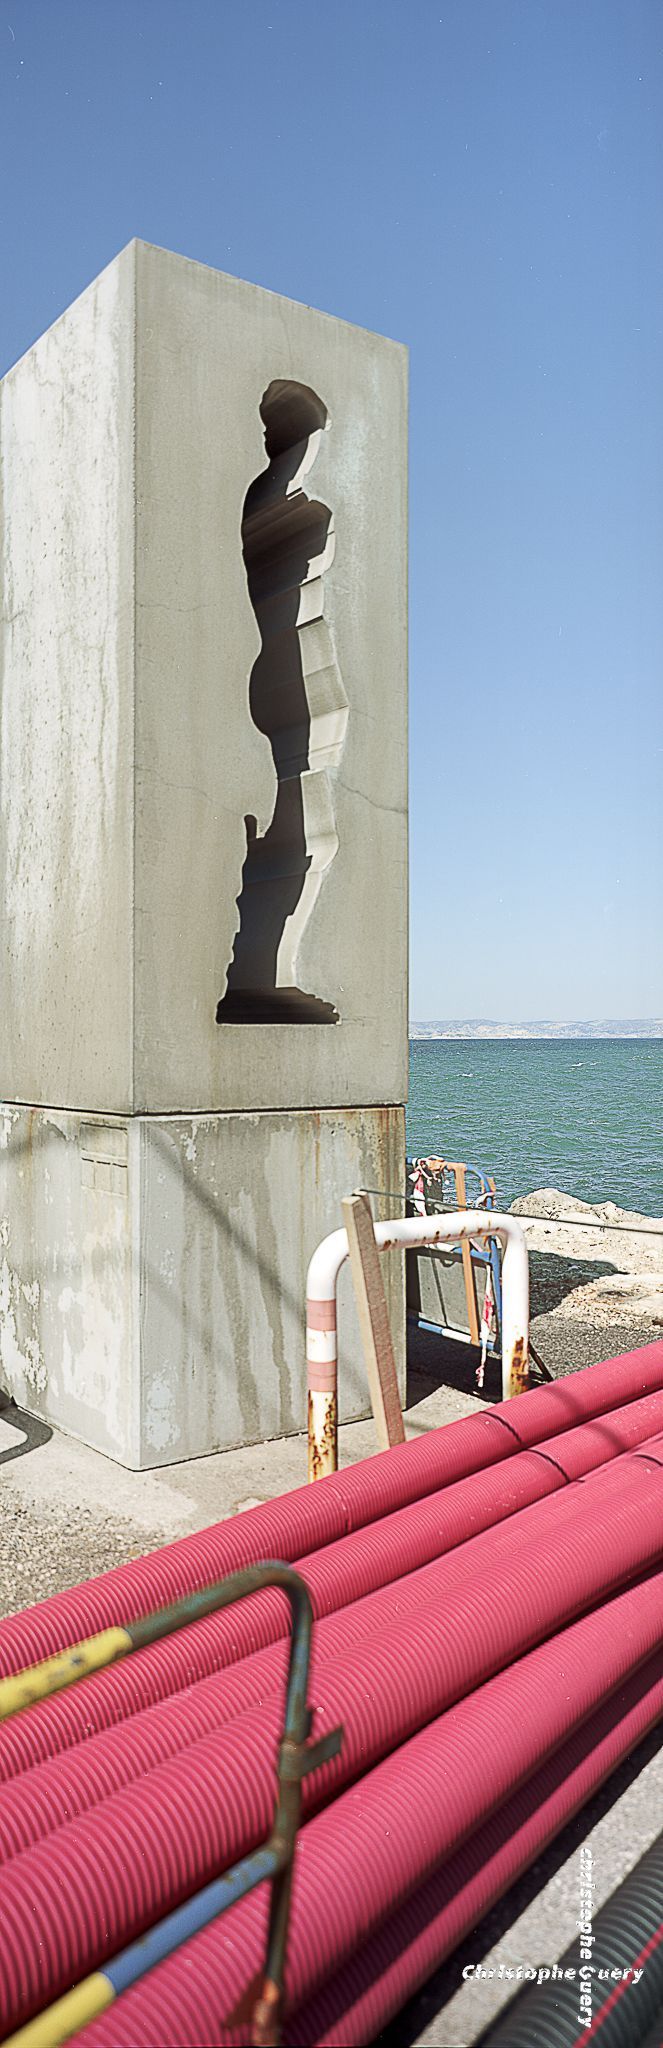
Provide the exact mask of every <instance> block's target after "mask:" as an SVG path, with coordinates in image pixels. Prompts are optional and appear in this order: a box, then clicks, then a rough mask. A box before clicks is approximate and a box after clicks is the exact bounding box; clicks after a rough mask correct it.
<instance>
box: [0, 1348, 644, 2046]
mask: <svg viewBox="0 0 663 2048" xmlns="http://www.w3.org/2000/svg"><path fill="white" fill-rule="evenodd" d="M269 1556H272V1557H280V1558H281V1559H283V1560H284V1561H286V1562H290V1563H295V1564H296V1565H297V1568H298V1570H299V1571H300V1572H301V1574H302V1577H303V1578H304V1580H305V1582H306V1584H307V1586H308V1588H309V1592H310V1596H311V1600H312V1604H313V1610H314V1615H315V1617H316V1625H315V1631H314V1652H313V1662H312V1669H311V1686H310V1698H311V1700H312V1703H313V1704H314V1707H315V1715H314V1723H313V1733H314V1736H322V1735H324V1733H325V1732H326V1730H328V1729H331V1728H333V1727H335V1726H336V1725H337V1724H338V1723H339V1722H341V1723H342V1724H343V1729H344V1736H343V1745H342V1750H341V1753H340V1755H338V1756H336V1757H335V1758H334V1759H333V1760H332V1761H331V1762H329V1763H327V1764H325V1765H324V1766H323V1767H322V1768H320V1769H318V1770H316V1771H315V1772H313V1773H312V1774H311V1775H310V1776H309V1777H308V1778H307V1779H306V1780H305V1783H304V1788H303V1809H302V1811H303V1818H304V1825H303V1826H302V1828H301V1832H300V1836H299V1841H298V1847H297V1854H296V1863H295V1878H294V1887H293V1902H292V1915H291V1923H290V1934H289V1942H288V1955H287V1965H286V2011H285V2020H284V2028H283V2039H284V2041H285V2042H292V2043H302V2044H303V2043H311V2042H319V2043H322V2042H324V2043H327V2042H329V2043H331V2042H339V2043H340V2042H347V2043H357V2042H362V2041H366V2042H368V2041H370V2040H372V2039H373V2038H374V2036H375V2034H376V2033H377V2032H378V2031H379V2029H380V2028H381V2027H382V2026H383V2025H384V2024H385V2022H386V2021H387V2019H388V2018H389V2017H390V2016H391V2015H392V2014H393V2013H394V2012H395V2011H397V2010H398V2009H399V2008H400V2006H401V2005H402V2004H403V2002H404V2001H405V1999H406V1998H407V1997H408V1996H409V1995H410V1994H411V1993H412V1992H413V1991H415V1990H416V1989H417V1988H418V1986H419V1985H420V1984H421V1983H422V1982H423V1981H424V1980H425V1978H426V1977H427V1976H428V1975H429V1974H430V1971H431V1970H432V1969H433V1968H434V1967H435V1966H436V1964H437V1963H438V1962H439V1961H440V1960H441V1958H442V1957H443V1956H444V1955H445V1954H447V1953H448V1952H449V1951H450V1950H451V1949H453V1948H454V1947H455V1946H456V1945H457V1943H458V1942H459V1941H460V1940H461V1939H462V1937H463V1935H464V1934H465V1933H466V1932H467V1931H468V1930H469V1929H470V1928H473V1927H475V1926H476V1924H477V1922H478V1920H479V1919H480V1918H481V1916H482V1914H483V1913H484V1912H485V1911H486V1909H487V1908H488V1907H489V1905H490V1904H491V1903H492V1902H493V1901H494V1900H495V1899H496V1898H497V1897H498V1896H499V1895H500V1894H501V1893H502V1892H504V1891H506V1890H507V1888H508V1887H509V1885H510V1884H511V1883H512V1882H513V1880H514V1879H515V1877H516V1876H517V1875H518V1874H519V1873H520V1872H521V1871H522V1870H523V1869H524V1868H525V1867H526V1865H527V1864H529V1863H530V1862H531V1861H532V1860H533V1859H534V1857H535V1856H537V1855H538V1854H539V1853H540V1851H541V1849H542V1847H543V1846H544V1845H545V1844H546V1842H548V1841H549V1840H550V1839H551V1837H552V1836H553V1835H554V1834H555V1833H556V1832H557V1830H558V1829H559V1828H560V1827H561V1826H562V1825H563V1824H564V1823H565V1821H566V1820H567V1819H568V1818H569V1817H570V1816H571V1815H572V1814H573V1813H574V1812H575V1811H576V1809H577V1808H578V1807H579V1806H580V1805H582V1804H583V1802H584V1801H585V1800H586V1799H587V1798H588V1796H589V1795H590V1794H591V1793H592V1792H593V1791H594V1790H595V1788H596V1787H597V1786H598V1785H599V1784H600V1783H601V1782H602V1781H603V1779H604V1778H605V1777H606V1776H607V1775H608V1774H609V1773H610V1771H611V1770H612V1769H613V1768H614V1766H615V1765H616V1764H617V1763H618V1762H619V1760H620V1758H621V1757H623V1756H624V1755H625V1754H626V1753H627V1752H629V1751H631V1750H632V1749H633V1748H634V1747H635V1745H636V1744H637V1742H638V1741H639V1740H640V1738H641V1737H642V1736H643V1735H644V1734H645V1733H646V1732H647V1731H648V1730H649V1729H650V1728H651V1727H652V1726H653V1724H654V1723H655V1722H656V1721H657V1719H658V1718H659V1717H660V1716H661V1715H663V1344H661V1343H659V1344H655V1345H651V1346H649V1347H647V1348H646V1349H644V1350H642V1351H637V1352H633V1353H631V1354H629V1355H627V1356H625V1357H622V1358H618V1359H613V1360H611V1361H610V1362H608V1363H606V1364H604V1365H600V1366H594V1367H591V1368H590V1369H589V1370H587V1371H585V1372H580V1373H577V1374H574V1375H572V1376H570V1377H569V1378H567V1379H565V1380H563V1381H558V1382H557V1383H556V1384H554V1385H551V1386H547V1387H544V1388H540V1389H537V1390H536V1391H533V1392H531V1393H528V1394H524V1395H523V1396H521V1397H520V1399H519V1400H518V1401H517V1402H514V1401H510V1402H508V1403H506V1404H504V1405H502V1406H500V1407H496V1408H492V1409H488V1410H486V1411H484V1412H482V1413H481V1414H478V1415H474V1416H472V1417H468V1418H467V1419H466V1420H464V1421H462V1422H459V1423H454V1424H452V1425H450V1426H447V1427H446V1428H445V1429H443V1430H438V1431H435V1432H432V1433H431V1434H430V1435H428V1436H424V1437H421V1438H418V1439H416V1440H415V1441H413V1442H410V1443H407V1444H405V1445H402V1446H398V1447H397V1448H396V1449H394V1450H391V1451H388V1452H385V1453H383V1454H382V1455H381V1456H378V1457H375V1458H372V1459H369V1460H367V1461H365V1462H364V1463H363V1464H361V1465H357V1466H354V1467H352V1468H350V1469H349V1470H345V1471H342V1472H339V1473H337V1474H335V1475H334V1476H333V1477H331V1478H329V1479H326V1480H324V1481H322V1482H321V1483H320V1484H319V1485H317V1486H314V1487H307V1488H302V1489H301V1490H300V1491H298V1492H296V1493H292V1494H289V1495H287V1496H285V1497H283V1498H282V1499H280V1500H276V1501H274V1502H272V1503H270V1504H268V1505H266V1506H264V1507H260V1508H255V1509H252V1510H249V1511H248V1512H247V1513H245V1514H243V1515H241V1516H238V1517H237V1518H235V1520H233V1521H231V1522H229V1523H222V1524H219V1525H218V1526H217V1527H216V1528H213V1529H209V1530H206V1531H205V1532H204V1533H202V1534H197V1535H194V1536H192V1537H189V1538H187V1539H184V1540H183V1541H182V1542H180V1543H177V1544H174V1545H171V1546H170V1547H169V1548H168V1549H165V1550H161V1551H158V1552H156V1553H155V1554H153V1555H152V1556H149V1557H145V1558H141V1559H138V1560H133V1561H132V1562H131V1563H129V1564H127V1565H126V1566H122V1567H121V1568H120V1569H118V1570H116V1571H113V1572H110V1573H108V1574H106V1575H105V1576H104V1577H103V1578H100V1579H97V1580H93V1581H91V1582H89V1583H88V1584H87V1585H83V1586H80V1587H77V1588H75V1589H74V1590H73V1591H71V1592H68V1593H64V1594H60V1595H58V1596H56V1597H55V1598H53V1599H50V1600H47V1601H45V1602H44V1603H43V1604H42V1605H40V1606H38V1607H34V1608H31V1609H28V1610H27V1611H26V1612H24V1613H22V1614H19V1615H16V1616H13V1617H11V1618H10V1619H9V1620H7V1621H4V1622H2V1623H0V1676H2V1677H4V1676H7V1675H9V1674H11V1673H16V1672H18V1671H20V1670H22V1669H23V1668H24V1667H26V1666H29V1665H33V1664H35V1663H37V1662H38V1661H39V1660H40V1659H42V1658H44V1657H48V1656H50V1655H52V1654H55V1653H56V1652H58V1651H60V1650H62V1649H63V1648H65V1647H67V1646H69V1645H71V1644H73V1643H75V1642H77V1641H78V1640H80V1639H81V1638H83V1637H86V1636H88V1635H89V1634H91V1633H92V1632H93V1631H98V1630H104V1629H108V1628H122V1627H123V1625H126V1624H127V1623H128V1622H130V1621H131V1620H133V1619H136V1618H137V1617H139V1616H141V1615H145V1614H147V1613H149V1612H150V1611H151V1610H152V1609H154V1608H156V1607H160V1606H163V1605H165V1604H166V1603H167V1602H171V1601H173V1600H175V1599H179V1598H181V1597H182V1596H184V1595H186V1594H188V1593H190V1592H192V1591H193V1590H195V1589H198V1588H200V1587H201V1586H204V1585H208V1584H210V1582H211V1581H213V1580H216V1579H218V1578H219V1577H220V1576H221V1575H222V1574H224V1573H230V1572H232V1571H235V1570H237V1569H239V1568H241V1567H242V1566H244V1565H247V1564H250V1563H254V1562H257V1561H258V1560H260V1559H262V1558H265V1557H269ZM288 1630H289V1610H288V1607H287V1603H286V1601H285V1599H284V1597H283V1595H282V1594H281V1593H278V1592H276V1591H271V1592H263V1593H260V1594H257V1595H254V1596H253V1597H252V1598H251V1599H250V1600H249V1601H247V1602H245V1603H243V1605H242V1606H241V1607H237V1608H233V1609H231V1610H229V1611H227V1612H225V1613H222V1614H218V1615H214V1616H208V1617H207V1618H206V1619H204V1620H201V1621H198V1622H196V1623H195V1624H194V1625H193V1626H192V1627H191V1628H188V1629H186V1630H184V1631H183V1632H182V1633H181V1634H179V1635H177V1636H174V1637H170V1638H166V1639H165V1640H163V1641H161V1642H159V1643H155V1644H153V1645H152V1646H151V1647H149V1648H146V1649H143V1650H140V1651H137V1652H136V1653H135V1654H134V1655H133V1656H131V1657H128V1658H127V1660H126V1662H124V1663H119V1664H117V1665H111V1666H110V1667H109V1668H108V1669H106V1670H99V1671H96V1672H94V1673H93V1674H92V1675H90V1676H88V1677H86V1678H85V1679H84V1680H83V1682H82V1683H81V1684H80V1685H78V1686H74V1687H73V1688H71V1689H70V1690H69V1691H65V1692H62V1693H60V1694H57V1695H55V1696H54V1697H52V1698H50V1699H45V1700H43V1701H41V1702H40V1703H38V1704H36V1705H33V1706H31V1707H30V1708H29V1709H28V1710H27V1711H26V1712H23V1713H19V1714H18V1715H16V1717H15V1718H13V1719H9V1720H7V1721H5V1722H4V1723H3V1725H2V1726H0V1781H1V1782H0V1857H1V1859H2V1862H1V1867H0V1926H1V1927H2V1942H1V1943H0V2027H1V2029H2V2031H3V2033H5V2034H6V2033H8V2032H11V2031H13V2029H15V2028H17V2027H19V2026H21V2025H23V2024H24V2023H25V2022H26V2021H27V2020H29V2019H30V2017H31V2015H33V2014H35V2013H37V2012H39V2011H41V2010H43V2008H44V2007H46V2006H48V2005H49V2004H50V2003H51V2002H52V2001H53V2000H54V1999H56V1998H57V1997H58V1996H59V1995H60V1994H61V1993H63V1992H64V1991H66V1990H67V1989H68V1988H69V1987H70V1986H71V1985H72V1984H74V1983H76V1982H79V1981H80V1980H81V1979H82V1978H84V1977H85V1976H86V1974H87V1973H91V1972H94V1971H103V1969H104V1964H105V1963H106V1962H108V1961H109V1959H110V1958H112V1957H113V1956H116V1955H117V1954H118V1952H120V1951H121V1950H122V1949H123V1948H124V1947H125V1946H126V1945H127V1944H128V1943H129V1942H130V1941H131V1940H132V1939H134V1938H135V1937H137V1936H139V1935H140V1934H141V1933H142V1932H143V1931H144V1930H145V1929H146V1928H147V1927H149V1926H151V1925H152V1924H154V1923H155V1922H156V1921H158V1920H159V1919H161V1918H162V1917H163V1916H164V1915H166V1914H167V1913H169V1912H171V1911H172V1909H173V1908H174V1907H175V1906H177V1905H178V1903H179V1902H181V1901H182V1900H184V1899H186V1898H189V1897H191V1895H192V1894H195V1893H196V1892H197V1891H198V1890H199V1889H200V1888H201V1887H202V1886H204V1885H206V1884H207V1883H208V1882H209V1881H210V1880H211V1879H212V1878H213V1877H215V1876H217V1875H218V1873H219V1872H220V1871H222V1870H224V1869H227V1868H228V1867H229V1865H230V1864H232V1863H234V1862H235V1861H236V1860H237V1859H238V1858H240V1857H243V1856H245V1855H248V1854H249V1853H250V1851H251V1850H252V1849H254V1848H255V1847H257V1845H258V1844H260V1842H261V1841H262V1840H263V1839H264V1838H265V1836H266V1835H267V1834H268V1832H269V1829H270V1827H271V1823H272V1818H273V1809H274V1796H275V1758H276V1746H277V1742H278V1737H279V1733H280V1729H281V1720H282V1697H281V1695H282V1687H283V1682H284V1676H285V1669H286V1659H287V1641H286V1637H287V1633H288ZM267 1911H268V1899H267V1895H266V1887H264V1886H263V1887H261V1889H260V1890H258V1891H255V1892H253V1893H252V1894H251V1895H250V1896H248V1897H247V1898H245V1899H242V1900H241V1901H240V1902H239V1903H238V1904H237V1905H235V1906H233V1907H232V1908H231V1910H230V1912H228V1913H227V1914H225V1915H224V1916H223V1917H222V1918H220V1919H218V1920H216V1921H213V1922H212V1923H211V1924H210V1925H209V1926H208V1927H207V1928H206V1929H205V1930H204V1931H203V1932H202V1933H198V1934H197V1935H196V1936H195V1937H194V1938H193V1939H192V1940H191V1941H188V1942H187V1943H186V1944H185V1945H184V1946H183V1947H181V1948H179V1949H178V1950H177V1952H176V1953H174V1954H173V1955H172V1956H171V1957H170V1958H169V1959H168V1960H167V1961H165V1962H162V1963H160V1964H159V1965H158V1966H157V1967H156V1968H155V1969H153V1970H151V1971H150V1973H149V1975H147V1976H145V1977H144V1978H143V1979H142V1980H141V1981H140V1982H139V1983H137V1984H136V1985H135V1986H134V1988H133V1989H131V1990H129V1991H127V1992H126V1993H125V1995H124V1996H122V1997H121V1998H119V1999H118V2000H117V2002H116V2003H115V2004H114V2005H110V2006H109V2007H108V2009H107V2010H106V2011H105V2012H104V2013H103V2014H102V2015H101V2017H100V2018H98V2019H95V2020H93V2021H92V2023H91V2024H89V2025H87V2026H86V2027H85V2028H84V2029H83V2031H82V2032H81V2033H80V2034H79V2035H78V2037H77V2038H78V2039H79V2040H80V2041H81V2042H85V2044H86V2048H102V2044H105V2048H111V2044H114V2043H115V2044H122V2048H126V2044H127V2043H129V2042H131V2043H132V2044H142V2043H154V2044H159V2048H162V2044H163V2043H171V2044H176V2043H182V2044H184V2043H190V2044H199V2043H226V2042H228V2043H230V2042H243V2041H247V2040H248V2039H249V2038H250V2033H249V2029H248V2026H247V2024H245V2023H244V2022H243V2021H242V2020H240V2022H239V2024H237V2023H236V2020H235V2019H234V2018H233V2015H235V2016H237V2017H238V2016H239V2014H241V2012H242V2007H243V2009H244V2010H247V2006H246V1994H247V1989H248V1987H250V1985H251V1984H252V1983H253V1982H254V1981H255V1979H256V1976H257V1975H258V1974H259V1972H260V1968H261V1962H262V1958H263V1952H264V1939H265V1931H266V1923H267Z"/></svg>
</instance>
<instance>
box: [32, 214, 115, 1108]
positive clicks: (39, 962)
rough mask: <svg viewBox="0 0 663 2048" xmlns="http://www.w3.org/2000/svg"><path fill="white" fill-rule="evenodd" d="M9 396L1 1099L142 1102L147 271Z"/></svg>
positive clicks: (83, 304)
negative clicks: (142, 463) (137, 602)
mask: <svg viewBox="0 0 663 2048" xmlns="http://www.w3.org/2000/svg"><path fill="white" fill-rule="evenodd" d="M134 267H135V266H134V255H133V252H132V250H131V249H127V250H125V251H124V252H123V254H122V255H121V256H119V257H118V259H117V262H116V263H113V264H111V266H110V269H108V270H106V271H104V273H103V275H102V276H101V277H99V278H97V280H96V283H95V284H93V285H91V286H90V288H89V290H88V291H87V292H85V293H84V294H83V297H82V298H81V299H79V300H78V301H77V303H76V304H75V305H74V306H71V307H70V308H69V311H68V312H66V313H64V314H63V316H62V319H61V320H58V321H57V322H56V324H55V326H54V327H52V328H50V329H49V332H48V333H47V334H44V335H43V336H42V338H41V340H40V341H38V342H36V343H35V346H34V348H32V349H30V351H29V353H28V354H27V355H26V356H24V357H23V359H22V361H21V362H19V363H17V364H16V366H15V368H14V369H13V370H10V371H9V373H8V375H7V376H6V377H5V378H4V379H3V380H2V382H1V383H0V541H1V545H0V561H1V565H2V567H1V574H2V588H1V593H0V611H1V616H2V630H1V634H0V904H1V906H2V946H1V948H0V1017H1V1018H2V1031H1V1036H0V1095H3V1096H4V1097H9V1098H10V1099H18V1100H21V1101H23V1102H38V1103H59V1104H67V1103H71V1104H75V1105H76V1106H77V1107H78V1108H81V1109H84V1108H90V1107H93V1106H98V1107H104V1106H105V1107H108V1108H116V1107H118V1108H119V1107H124V1106H126V1107H130V1106H131V1069H132V1049H131V1028H132V1026H131V1015H132V1011H131V1003H132V952H133V934H132V911H131V904H132V837H133V823H132V813H133V694H134V679H133V631H134V587H133V552H134V531H133V518H132V498H133V417H132V415H133V357H134V316H133V273H134Z"/></svg>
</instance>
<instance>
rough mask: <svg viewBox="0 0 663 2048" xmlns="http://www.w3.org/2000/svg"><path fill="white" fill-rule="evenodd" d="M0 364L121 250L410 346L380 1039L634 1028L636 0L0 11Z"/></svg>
mask: <svg viewBox="0 0 663 2048" xmlns="http://www.w3.org/2000/svg"><path fill="white" fill-rule="evenodd" d="M0 134H1V138H2V139H1V141H0V153H1V154H0V175H1V179H2V193H3V206H2V209H1V216H0V278H1V280H2V286H1V293H0V372H4V370H6V369H7V368H8V367H9V365H10V364H11V363H12V362H13V361H15V359H16V357H17V356H19V355H20V354H22V353H23V351H24V350H25V349H26V348H28V347H29V346H30V344H31V342H32V341H33V340H34V339H35V338H36V336H37V335H38V334H39V333H41V332H42V330H43V329H44V328H45V327H47V326H49V325H50V323H51V321H52V320H54V319H55V318H56V316H57V314H58V313H60V312H61V311H62V309H63V307H64V306H66V305H67V304H68V303H69V302H70V301H71V300H72V299H73V298H75V297H76V295H77V293H78V292H80V291H81V290H82V289H83V287H84V286H85V285H86V284H87V283H88V282H89V280H90V279H91V278H92V277H93V276H94V275H95V274H96V272H97V271H99V270H101V269H102V268H103V266H104V264H105V263H107V262H108V261H109V260H110V258H111V257H112V256H114V255H115V254H116V252H117V251H118V249H120V248H121V247H122V246H123V245H124V243H125V242H127V241H129V240H130V238H131V237H132V236H133V235H139V236H142V237H143V238H144V239H146V240H148V241H153V242H158V243H161V244H163V245H165V246H167V247H171V248H174V249H178V250H181V251H183V252H184V253H185V254H187V255H189V256H193V257H197V258H199V259H200V260H201V261H203V262H205V263H210V264H213V265H216V266H218V267H219V268H220V269H224V270H229V271H232V272H234V273H235V274H237V275H238V276H241V277H247V278H251V279H253V280H254V281H255V282H257V283H259V284H263V285H267V286H269V287H270V288H271V289H273V290H276V291H280V292H284V293H287V294H288V295H289V296H290V297H292V298H295V299H303V300H307V301H308V302H309V303H311V304H313V305H317V306H321V307H324V308H325V309H326V310H327V311H329V312H332V313H337V314H340V315H341V316H342V317H343V318H345V319H348V320H353V321H357V322H359V323H360V324H361V325H364V326H367V327H374V328H377V329H379V330H381V331H382V332H383V333H387V334H391V335H394V336H396V337H397V338H398V339H399V340H403V341H406V342H407V343H408V344H409V347H410V390H411V438H410V513H411V525H410V551H411V552H410V563H411V598H410V622H411V667H410V687H411V791H410V793H411V936H412V979H411V996H410V1011H411V1015H412V1016H413V1017H415V1018H421V1019H423V1018H430V1017H468V1016H492V1017H497V1018H513V1019H516V1018H533V1017H543V1016H549V1017H560V1018H561V1017H569V1016H577V1017H592V1016H594V1017H598V1016H613V1017H619V1016H624V1017H635V1016H649V1015H654V1014H660V1013H661V1012H663V912H662V908H661V899H662V890H661V880H662V875H663V843H662V841H663V831H662V824H661V820H662V814H663V804H662V800H661V785H662V782H663V687H662V679H663V575H662V567H661V565H662V562H663V379H662V377H661V360H662V348H661V344H662V341H663V270H662V264H661V241H662V237H663V9H662V8H661V5H660V0H379V4H378V0H335V4H334V5H333V6H331V7H330V6H328V5H326V4H325V5H322V4H320V0H241V4H240V0H186V4H183V0H0Z"/></svg>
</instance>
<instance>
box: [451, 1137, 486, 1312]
mask: <svg viewBox="0 0 663 2048" xmlns="http://www.w3.org/2000/svg"><path fill="white" fill-rule="evenodd" d="M454 1179H455V1182H456V1200H457V1203H458V1207H459V1209H466V1208H467V1197H466V1194H465V1168H464V1166H460V1165H458V1164H456V1165H455V1166H454ZM460 1249H461V1256H462V1260H463V1273H464V1275H465V1295H466V1299H467V1316H468V1322H469V1326H470V1337H471V1340H472V1343H473V1344H478V1343H479V1341H480V1326H479V1304H478V1301H477V1289H476V1280H475V1277H474V1267H473V1265H472V1253H471V1251H470V1247H469V1244H468V1242H467V1238H464V1240H463V1243H462V1245H461V1248H460Z"/></svg>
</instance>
